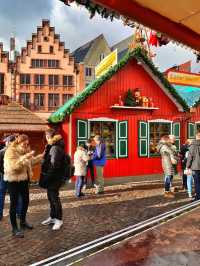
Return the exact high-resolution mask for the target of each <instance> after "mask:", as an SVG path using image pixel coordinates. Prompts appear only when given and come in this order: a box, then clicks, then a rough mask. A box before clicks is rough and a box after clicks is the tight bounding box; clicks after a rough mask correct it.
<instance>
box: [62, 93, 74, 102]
mask: <svg viewBox="0 0 200 266" xmlns="http://www.w3.org/2000/svg"><path fill="white" fill-rule="evenodd" d="M72 97H73V95H72V94H63V104H65V103H66V102H67V101H69V99H70V98H72Z"/></svg>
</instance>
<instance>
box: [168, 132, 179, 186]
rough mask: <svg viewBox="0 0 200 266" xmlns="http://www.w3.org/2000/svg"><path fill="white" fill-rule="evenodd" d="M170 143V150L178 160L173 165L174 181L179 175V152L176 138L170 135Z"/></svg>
mask: <svg viewBox="0 0 200 266" xmlns="http://www.w3.org/2000/svg"><path fill="white" fill-rule="evenodd" d="M169 142H170V143H171V146H170V148H171V150H172V152H173V155H174V158H175V160H176V164H173V177H172V181H173V178H174V176H175V175H177V174H178V169H177V166H178V161H179V152H178V150H177V147H176V137H175V136H174V135H169ZM171 183H172V182H171ZM171 185H172V184H171Z"/></svg>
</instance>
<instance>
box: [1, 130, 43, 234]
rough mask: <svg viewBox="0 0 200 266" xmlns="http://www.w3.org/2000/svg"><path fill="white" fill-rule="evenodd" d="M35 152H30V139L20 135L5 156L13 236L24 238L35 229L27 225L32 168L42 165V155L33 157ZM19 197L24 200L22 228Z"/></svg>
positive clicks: (5, 176) (5, 173) (5, 177)
mask: <svg viewBox="0 0 200 266" xmlns="http://www.w3.org/2000/svg"><path fill="white" fill-rule="evenodd" d="M33 154H34V152H33V151H30V146H29V138H28V136H27V135H25V134H22V135H19V136H18V137H17V138H16V140H15V141H14V142H12V143H11V144H10V145H9V146H8V148H7V149H6V151H5V155H4V181H6V182H8V191H9V195H10V222H11V226H12V232H13V236H15V237H18V238H22V237H24V234H23V230H24V229H33V226H32V225H30V224H29V223H27V221H26V214H27V210H28V205H29V181H30V180H31V178H32V175H33V172H32V166H33V165H34V164H37V163H40V162H41V159H42V155H38V156H36V157H33ZM19 196H20V197H21V199H22V209H21V215H20V228H18V225H17V220H16V207H17V202H18V199H19Z"/></svg>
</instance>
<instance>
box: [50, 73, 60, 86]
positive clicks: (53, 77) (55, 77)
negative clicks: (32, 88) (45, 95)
mask: <svg viewBox="0 0 200 266" xmlns="http://www.w3.org/2000/svg"><path fill="white" fill-rule="evenodd" d="M49 85H50V86H55V85H56V86H57V85H59V76H58V75H49Z"/></svg>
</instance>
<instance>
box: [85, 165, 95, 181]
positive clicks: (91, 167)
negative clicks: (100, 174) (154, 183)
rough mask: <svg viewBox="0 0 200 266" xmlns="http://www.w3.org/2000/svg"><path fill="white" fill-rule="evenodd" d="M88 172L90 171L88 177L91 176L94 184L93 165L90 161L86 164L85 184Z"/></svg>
mask: <svg viewBox="0 0 200 266" xmlns="http://www.w3.org/2000/svg"><path fill="white" fill-rule="evenodd" d="M89 172H90V178H91V181H92V184H94V165H93V164H92V163H88V166H87V175H86V177H85V184H86V185H87V176H88V173H89Z"/></svg>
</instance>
